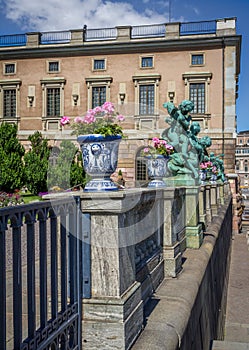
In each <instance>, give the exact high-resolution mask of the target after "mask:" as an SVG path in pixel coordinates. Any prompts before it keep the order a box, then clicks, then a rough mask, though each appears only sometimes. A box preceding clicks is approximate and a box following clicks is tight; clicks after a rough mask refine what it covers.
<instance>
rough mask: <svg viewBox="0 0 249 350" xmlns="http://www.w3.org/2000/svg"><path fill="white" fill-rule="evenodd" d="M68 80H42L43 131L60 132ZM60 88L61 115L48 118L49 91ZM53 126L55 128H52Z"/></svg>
mask: <svg viewBox="0 0 249 350" xmlns="http://www.w3.org/2000/svg"><path fill="white" fill-rule="evenodd" d="M65 83H66V80H65V79H64V78H51V79H42V80H41V86H42V121H43V130H44V131H47V130H53V131H55V130H60V129H61V126H60V118H61V116H63V115H64V85H65ZM53 88H59V89H60V115H58V116H48V115H47V98H48V95H47V94H48V89H53ZM52 125H53V128H52Z"/></svg>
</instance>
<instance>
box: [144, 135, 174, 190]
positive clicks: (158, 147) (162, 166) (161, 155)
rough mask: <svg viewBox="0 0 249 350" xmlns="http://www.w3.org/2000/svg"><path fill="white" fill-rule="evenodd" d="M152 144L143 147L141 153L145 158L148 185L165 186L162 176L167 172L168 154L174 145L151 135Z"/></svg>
mask: <svg viewBox="0 0 249 350" xmlns="http://www.w3.org/2000/svg"><path fill="white" fill-rule="evenodd" d="M152 142H153V146H149V147H145V148H144V149H143V151H142V154H143V155H144V157H145V158H146V159H147V166H148V176H149V178H150V179H151V181H150V182H149V184H148V187H152V188H160V187H166V183H165V182H164V180H163V177H165V176H166V173H167V162H168V160H169V156H170V154H172V153H174V147H173V146H172V145H170V144H168V143H167V142H166V141H165V140H163V139H159V138H158V137H153V139H152Z"/></svg>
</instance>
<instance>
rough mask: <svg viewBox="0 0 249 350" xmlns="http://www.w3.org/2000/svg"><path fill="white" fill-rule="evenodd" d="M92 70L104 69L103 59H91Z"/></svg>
mask: <svg viewBox="0 0 249 350" xmlns="http://www.w3.org/2000/svg"><path fill="white" fill-rule="evenodd" d="M93 69H94V70H103V69H105V60H94V61H93Z"/></svg>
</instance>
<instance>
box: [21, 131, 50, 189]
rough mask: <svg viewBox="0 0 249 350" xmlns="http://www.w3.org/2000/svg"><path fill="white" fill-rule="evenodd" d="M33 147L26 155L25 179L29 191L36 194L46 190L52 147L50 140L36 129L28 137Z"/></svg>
mask: <svg viewBox="0 0 249 350" xmlns="http://www.w3.org/2000/svg"><path fill="white" fill-rule="evenodd" d="M28 140H29V141H30V143H31V149H30V150H29V151H28V152H27V153H25V155H24V163H25V179H26V186H27V188H28V189H29V191H30V192H31V193H33V194H35V195H38V193H39V192H46V191H47V190H48V186H47V172H48V162H49V154H50V149H49V147H48V141H47V140H46V139H43V137H42V134H41V133H40V132H39V131H36V132H35V133H34V134H33V135H30V136H29V137H28Z"/></svg>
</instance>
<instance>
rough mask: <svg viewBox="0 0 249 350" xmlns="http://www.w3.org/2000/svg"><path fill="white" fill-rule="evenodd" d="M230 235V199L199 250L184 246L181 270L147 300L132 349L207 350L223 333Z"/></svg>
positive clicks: (207, 231)
mask: <svg viewBox="0 0 249 350" xmlns="http://www.w3.org/2000/svg"><path fill="white" fill-rule="evenodd" d="M231 238H232V201H231V199H229V200H227V199H226V200H225V204H223V205H221V206H220V208H219V209H218V215H216V216H215V217H213V219H212V222H211V223H210V224H209V225H208V227H207V229H206V232H205V235H204V239H203V243H202V245H201V247H200V248H199V249H198V250H193V249H186V251H185V252H184V254H183V257H184V258H185V259H186V260H185V263H184V265H183V271H182V273H181V274H179V276H178V277H177V278H174V279H170V280H169V279H165V280H164V281H163V283H162V284H161V285H160V287H159V288H158V290H157V291H156V293H155V294H154V296H153V298H152V300H151V302H150V303H148V304H147V307H146V310H145V314H146V315H147V318H146V326H145V329H144V330H143V332H142V333H141V335H140V337H139V338H138V340H137V341H136V343H135V344H134V346H133V347H132V350H141V349H146V350H162V349H167V350H177V349H181V350H189V349H196V350H197V349H198V350H199V349H203V350H209V349H210V344H211V341H212V340H213V339H222V338H223V327H224V318H225V308H226V306H225V305H226V291H227V284H228V271H229V263H230V246H231Z"/></svg>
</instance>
